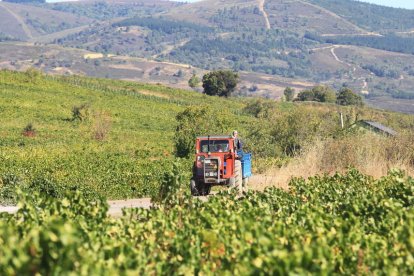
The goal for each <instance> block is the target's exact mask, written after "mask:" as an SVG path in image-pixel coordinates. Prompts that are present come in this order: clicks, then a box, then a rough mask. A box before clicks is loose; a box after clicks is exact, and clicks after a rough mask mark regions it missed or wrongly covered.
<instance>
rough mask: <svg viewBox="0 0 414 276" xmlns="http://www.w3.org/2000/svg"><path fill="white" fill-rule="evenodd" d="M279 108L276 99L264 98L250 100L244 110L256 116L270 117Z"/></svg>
mask: <svg viewBox="0 0 414 276" xmlns="http://www.w3.org/2000/svg"><path fill="white" fill-rule="evenodd" d="M276 109H277V104H276V102H274V101H266V100H263V99H256V100H254V101H251V102H248V103H247V105H246V107H245V108H244V111H245V112H246V113H248V114H251V115H253V116H254V117H256V118H269V117H270V116H271V114H273V113H274V112H275V111H276Z"/></svg>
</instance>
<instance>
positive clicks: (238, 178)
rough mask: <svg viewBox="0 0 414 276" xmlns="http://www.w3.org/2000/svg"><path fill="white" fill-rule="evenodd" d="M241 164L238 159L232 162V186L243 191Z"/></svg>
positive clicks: (240, 192)
mask: <svg viewBox="0 0 414 276" xmlns="http://www.w3.org/2000/svg"><path fill="white" fill-rule="evenodd" d="M242 174H243V173H242V165H241V161H240V160H236V161H235V162H234V188H236V190H237V191H238V192H239V194H242V193H243V175H242Z"/></svg>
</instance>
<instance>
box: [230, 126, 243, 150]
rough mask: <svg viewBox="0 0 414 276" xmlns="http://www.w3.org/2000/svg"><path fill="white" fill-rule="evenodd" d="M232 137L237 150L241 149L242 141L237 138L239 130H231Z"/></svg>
mask: <svg viewBox="0 0 414 276" xmlns="http://www.w3.org/2000/svg"><path fill="white" fill-rule="evenodd" d="M232 137H233V139H234V144H235V146H236V149H237V150H241V149H243V143H242V141H241V140H240V139H239V132H238V131H237V130H235V131H233V134H232Z"/></svg>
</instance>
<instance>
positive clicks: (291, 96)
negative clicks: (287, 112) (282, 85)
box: [284, 87, 295, 102]
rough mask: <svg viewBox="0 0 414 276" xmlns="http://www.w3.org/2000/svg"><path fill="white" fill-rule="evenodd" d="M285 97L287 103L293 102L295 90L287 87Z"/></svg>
mask: <svg viewBox="0 0 414 276" xmlns="http://www.w3.org/2000/svg"><path fill="white" fill-rule="evenodd" d="M284 95H285V98H286V101H288V102H291V101H293V99H294V98H295V89H293V88H292V87H286V89H285V92H284Z"/></svg>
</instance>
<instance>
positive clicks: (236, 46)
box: [0, 0, 414, 112]
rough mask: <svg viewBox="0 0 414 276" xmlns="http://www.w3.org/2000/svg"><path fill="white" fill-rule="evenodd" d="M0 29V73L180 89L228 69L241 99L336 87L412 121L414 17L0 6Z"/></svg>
mask: <svg viewBox="0 0 414 276" xmlns="http://www.w3.org/2000/svg"><path fill="white" fill-rule="evenodd" d="M0 23H1V24H0V42H1V41H3V42H4V43H3V44H1V45H0V48H1V50H2V52H0V68H8V69H16V70H25V69H27V68H28V67H36V68H39V69H42V70H44V71H46V72H52V73H55V74H86V75H91V76H102V77H109V78H118V79H128V80H141V81H147V80H149V79H150V80H156V81H157V82H162V83H166V84H169V85H170V84H173V85H175V84H179V86H180V87H183V85H184V86H185V85H186V84H187V81H188V79H189V77H190V76H191V74H192V73H186V72H184V71H189V72H190V71H193V73H196V74H200V76H199V77H201V74H202V73H204V72H205V71H209V70H215V69H232V70H235V71H239V72H242V74H243V76H245V77H244V78H243V80H244V81H245V83H244V84H243V85H241V86H240V87H239V88H238V89H239V91H238V92H239V94H240V95H254V96H255V95H260V96H265V97H269V98H279V97H280V96H281V95H282V91H283V90H284V88H285V87H286V86H293V87H296V88H298V89H302V88H303V87H308V86H309V85H312V84H316V83H322V84H325V85H329V86H333V87H334V88H339V87H342V86H344V85H345V86H348V87H351V88H352V89H353V90H355V91H357V92H359V93H361V94H362V95H364V96H365V97H366V101H368V102H370V103H371V104H373V105H375V106H380V107H385V108H392V109H394V110H399V111H407V112H414V108H413V106H414V105H413V103H411V102H410V101H409V100H410V99H414V93H413V91H414V66H412V65H411V64H413V63H414V55H413V53H414V43H413V39H414V38H413V37H414V32H413V30H414V11H413V10H404V9H395V8H388V7H382V6H378V5H372V4H367V3H361V2H359V1H352V0H295V1H287V0H260V1H259V0H226V1H224V0H204V1H200V2H195V3H187V4H185V3H178V2H172V1H162V0H155V1H150V0H128V1H122V2H119V1H113V0H105V1H98V2H96V1H77V2H62V3H26V4H16V3H6V2H0ZM26 42H29V43H26ZM6 43H8V44H6ZM52 45H53V46H52ZM56 45H59V47H61V48H59V50H58V52H59V54H57V50H56V48H55V47H56ZM38 46H41V47H40V48H39V47H38ZM10 49H12V50H13V51H10ZM28 49H30V50H28ZM39 49H40V50H39ZM63 49H67V51H64V50H63ZM73 49H82V50H83V51H88V52H89V53H91V54H84V55H83V57H93V58H84V59H83V60H82V57H79V56H74V54H75V52H74V50H73ZM62 52H63V54H62ZM77 53H79V52H77ZM92 59H93V60H92ZM136 59H139V62H140V63H141V65H140V67H137V66H136V65H135V64H136ZM132 60H134V64H131V63H132ZM145 62H146V63H145ZM142 63H145V65H142ZM167 66H168V67H171V66H175V68H174V69H166V67H167ZM177 86H178V85H177ZM413 101H414V100H413ZM402 106H404V107H402Z"/></svg>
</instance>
